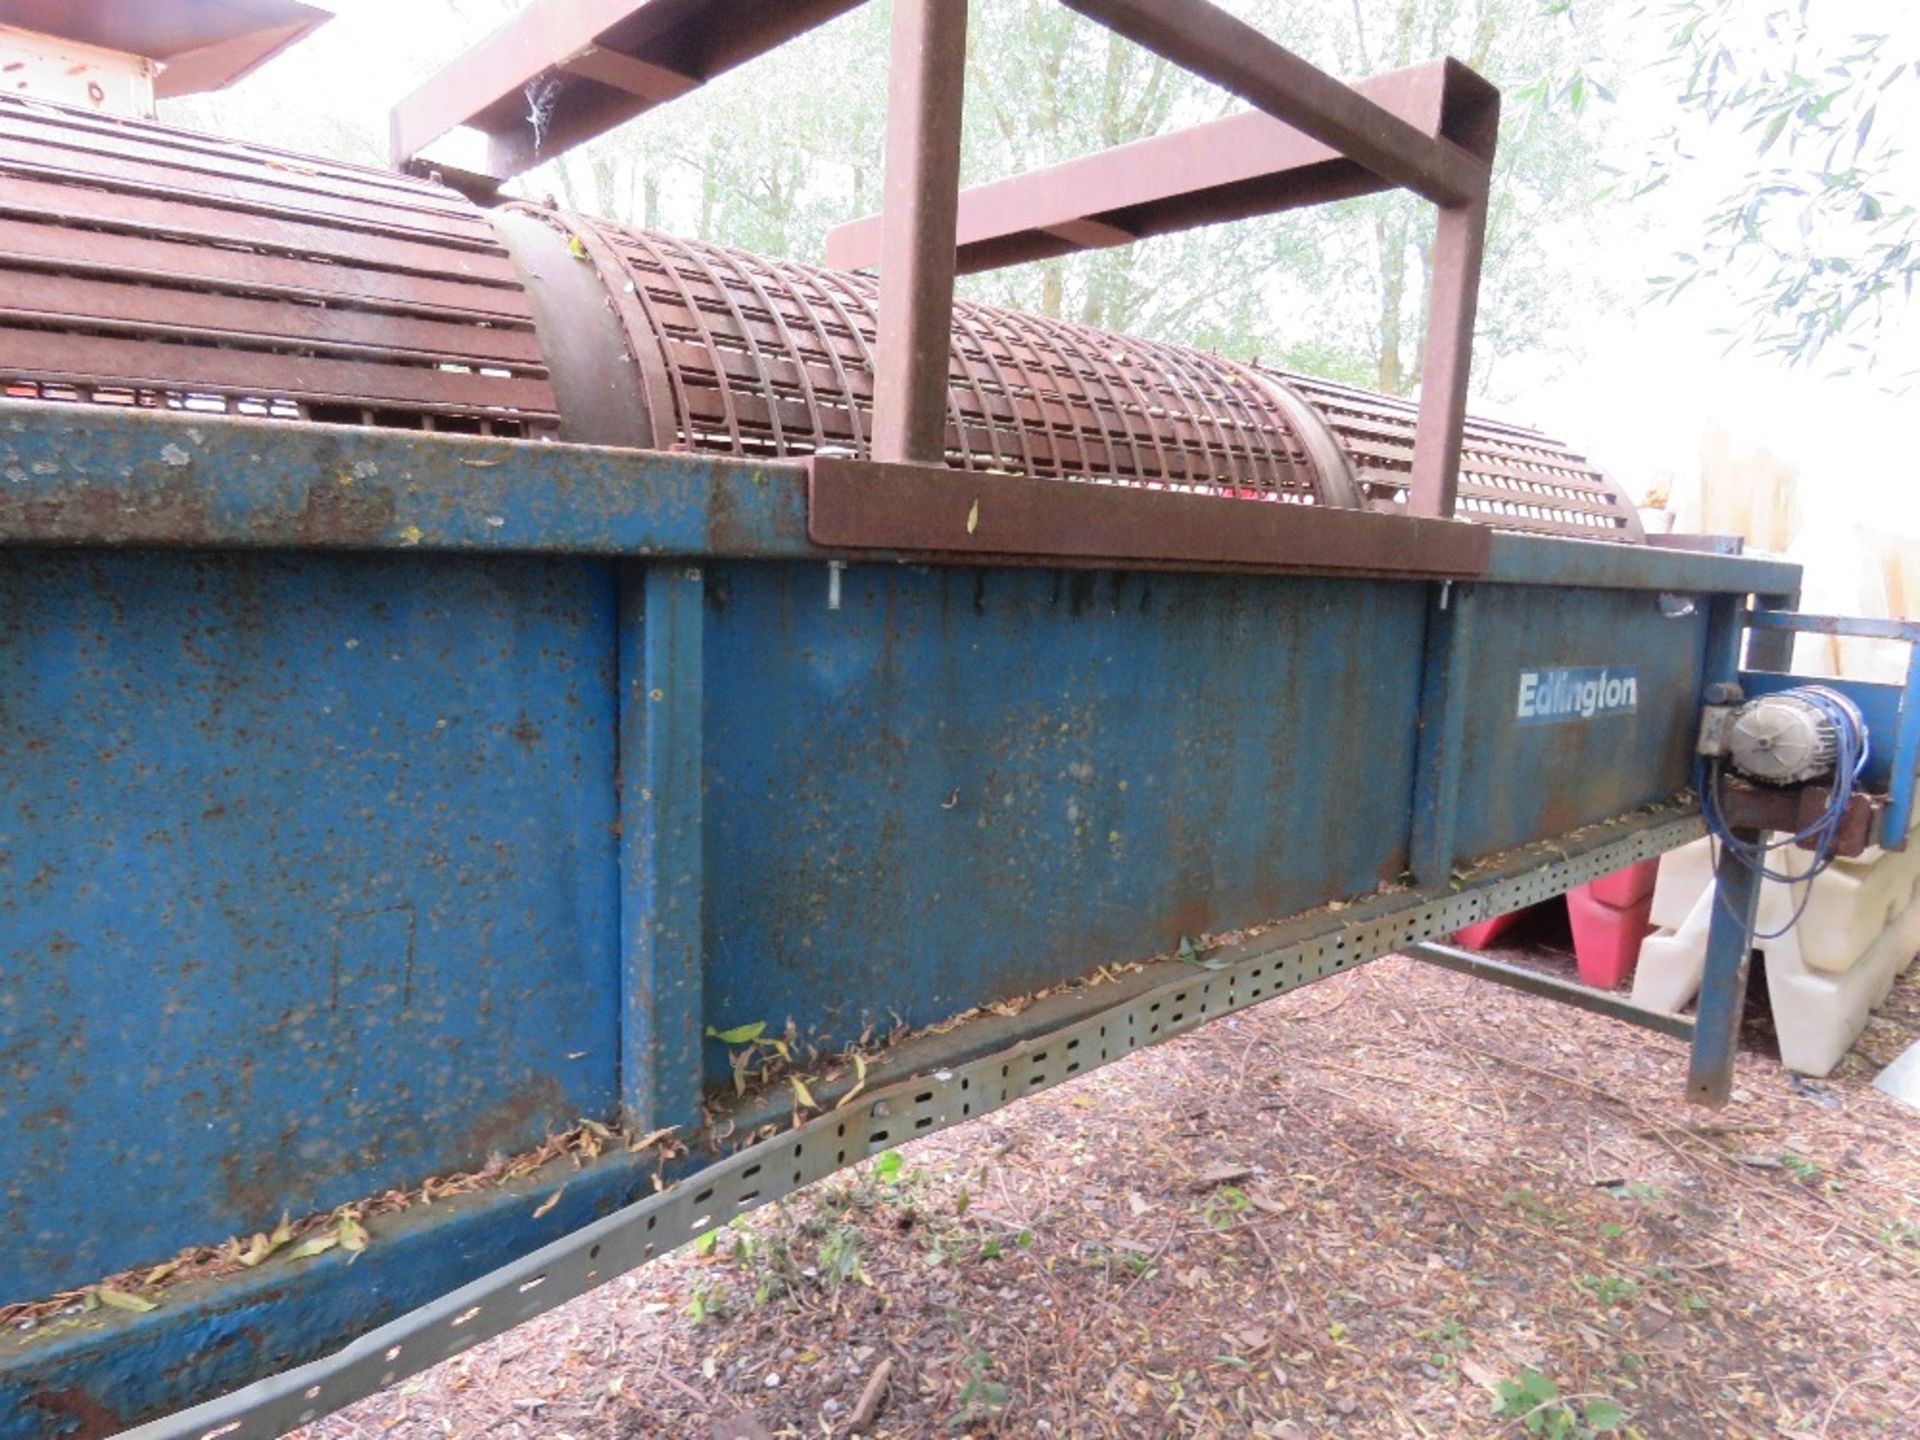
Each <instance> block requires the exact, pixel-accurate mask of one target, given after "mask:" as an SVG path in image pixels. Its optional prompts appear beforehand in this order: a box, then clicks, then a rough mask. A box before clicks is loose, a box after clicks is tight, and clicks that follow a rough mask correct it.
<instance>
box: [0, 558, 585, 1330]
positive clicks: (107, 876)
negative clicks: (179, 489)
mask: <svg viewBox="0 0 1920 1440" xmlns="http://www.w3.org/2000/svg"><path fill="white" fill-rule="evenodd" d="M613 627H614V601H613V586H612V581H611V578H610V576H609V575H608V573H607V571H606V568H605V567H604V566H597V565H592V564H588V563H585V562H572V561H542V560H531V559H495V560H492V561H488V562H485V563H482V562H478V561H470V560H456V559H452V558H434V557H425V556H415V557H411V558H407V559H401V558H398V557H394V558H376V557H364V558H352V557H333V558H326V557H309V558H304V559H301V558H293V557H287V556H268V555H261V556H254V557H241V556H233V555H226V556H211V555H208V556H190V555H156V554H132V553H121V554H114V553H104V552H100V553H80V552H64V553H47V552H37V553H34V552H18V551H16V552H12V553H9V554H6V555H4V556H0V1076H3V1077H4V1083H3V1084H0V1297H5V1298H6V1299H19V1298H24V1297H29V1296H32V1295H35V1294H42V1293H46V1292H48V1291H51V1290H53V1289H57V1288H60V1287H62V1286H65V1285H70V1284H77V1283H83V1282H86V1281H89V1280H92V1279H95V1278H97V1277H98V1276H100V1275H102V1274H104V1273H107V1272H109V1271H111V1270H113V1269H116V1268H118V1267H120V1266H122V1265H126V1264H131V1263H136V1262H150V1261H155V1260H158V1259H161V1258H164V1257H166V1256H167V1255H169V1254H171V1253H172V1252H173V1251H174V1250H176V1249H177V1248H178V1247H179V1246H180V1245H182V1244H185V1243H189V1242H192V1241H217V1240H218V1239H220V1238H221V1237H223V1236H225V1235H228V1234H231V1233H235V1232H240V1231H245V1230H251V1229H253V1228H256V1227H259V1226H262V1225H270V1224H271V1223H272V1222H273V1221H274V1220H276V1219H277V1218H278V1217H279V1215H280V1213H281V1211H282V1209H283V1208H284V1209H288V1210H291V1211H293V1212H294V1213H296V1214H297V1213H300V1212H302V1211H306V1210H312V1209H318V1208H322V1207H326V1206H329V1205H333V1204H338V1203H341V1202H344V1201H348V1200H352V1199H356V1198H360V1197H363V1196H366V1195H369V1194H372V1193H377V1192H379V1191H380V1190H383V1189H385V1188H387V1187H389V1186H392V1185H398V1184H406V1183H411V1182H417V1181H418V1180H419V1179H420V1178H421V1177H422V1176H424V1175H426V1174H430V1173H433V1172H435V1171H439V1170H443V1169H447V1168H453V1167H460V1166H470V1165H473V1164H477V1163H480V1162H482V1161H484V1159H485V1157H486V1155H487V1153H488V1152H489V1151H490V1150H495V1149H511V1148H513V1147H515V1146H518V1145H524V1144H528V1143H531V1142H533V1141H535V1140H537V1139H538V1138H540V1137H541V1136H543V1135H545V1134H547V1133H549V1132H551V1131H552V1130H554V1129H556V1128H560V1127H563V1126H565V1125H566V1124H568V1123H570V1122H571V1121H572V1120H573V1118H574V1117H576V1116H578V1115H580V1114H582V1113H605V1112H607V1111H608V1110H609V1109H610V1107H611V1105H612V1103H613V1099H614V1086H615V1063H616V1055H615V1045H616V1041H617V1010H618V1007H617V1003H616V990H615V984H616V965H615V957H616V931H617V924H618V915H617V894H616V888H615V881H616V868H615V863H614V847H615V844H616V840H615V835H614V830H615V823H614V822H615V812H614V786H613V772H614V765H615V759H614V745H615V734H614V732H615V725H614V715H613V706H612V695H613V682H612V666H613V655H614V646H613ZM83 1199H84V1210H83V1211H80V1212H77V1211H76V1206H78V1205H80V1204H81V1203H82V1201H83ZM79 1215H83V1216H84V1218H77V1216H79Z"/></svg>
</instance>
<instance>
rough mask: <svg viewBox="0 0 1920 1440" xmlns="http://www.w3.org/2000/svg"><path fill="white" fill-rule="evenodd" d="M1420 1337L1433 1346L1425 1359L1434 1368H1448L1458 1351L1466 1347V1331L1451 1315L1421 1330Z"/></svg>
mask: <svg viewBox="0 0 1920 1440" xmlns="http://www.w3.org/2000/svg"><path fill="white" fill-rule="evenodd" d="M1420 1338H1421V1339H1422V1340H1425V1341H1426V1342H1427V1343H1428V1344H1430V1345H1432V1346H1433V1352H1432V1353H1431V1354H1430V1355H1429V1356H1428V1357H1427V1359H1428V1363H1429V1364H1431V1365H1432V1366H1433V1368H1434V1369H1436V1370H1446V1369H1448V1368H1450V1367H1451V1366H1452V1365H1453V1363H1454V1361H1455V1360H1456V1359H1457V1358H1458V1357H1459V1355H1460V1352H1461V1351H1463V1350H1465V1349H1466V1348H1467V1332H1466V1330H1465V1329H1464V1328H1462V1326H1461V1324H1460V1322H1459V1321H1458V1320H1456V1319H1454V1318H1453V1317H1452V1316H1451V1315H1449V1316H1448V1317H1447V1318H1446V1319H1444V1320H1442V1321H1441V1322H1440V1323H1439V1324H1438V1325H1436V1326H1434V1327H1433V1328H1432V1329H1431V1330H1423V1331H1421V1332H1420Z"/></svg>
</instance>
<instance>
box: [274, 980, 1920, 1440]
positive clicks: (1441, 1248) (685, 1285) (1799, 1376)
mask: <svg viewBox="0 0 1920 1440" xmlns="http://www.w3.org/2000/svg"><path fill="white" fill-rule="evenodd" d="M1916 1034H1920V967H1915V969H1914V970H1913V971H1911V972H1910V973H1909V974H1908V976H1907V977H1906V979H1905V980H1903V981H1902V982H1901V984H1900V985H1899V987H1897V988H1896V990H1895V993H1894V996H1893V997H1892V999H1891V1000H1890V1001H1889V1003H1888V1005H1887V1006H1886V1007H1885V1009H1884V1010H1883V1012H1882V1014H1881V1016H1880V1017H1879V1018H1876V1020H1875V1021H1874V1022H1873V1023H1872V1025H1871V1026H1870V1028H1869V1030H1868V1032H1867V1035H1866V1036H1865V1037H1864V1038H1863V1040H1862V1042H1861V1044H1860V1046H1859V1047H1857V1049H1856V1051H1855V1053H1854V1055H1853V1056H1852V1057H1850V1058H1849V1059H1848V1060H1847V1061H1846V1062H1845V1064H1844V1065H1843V1066H1842V1068H1841V1069H1840V1071H1839V1072H1838V1073H1837V1074H1836V1075H1835V1076H1833V1077H1832V1078H1831V1079H1829V1080H1827V1081H1821V1082H1812V1081H1803V1080H1801V1079H1799V1078H1798V1077H1794V1076H1790V1075H1789V1074H1787V1073H1785V1072H1783V1071H1782V1070H1781V1069H1780V1068H1779V1065H1778V1063H1777V1060H1776V1059H1775V1058H1774V1057H1772V1056H1771V1055H1769V1054H1768V1053H1767V1050H1766V1047H1767V1043H1768V1037H1767V1030H1766V1026H1765V1024H1764V1022H1762V1023H1759V1024H1756V1025H1750V1026H1749V1034H1748V1037H1747V1039H1748V1051H1747V1053H1746V1054H1744V1055H1743V1057H1742V1063H1741V1070H1740V1075H1739V1088H1738V1089H1737V1090H1736V1092H1735V1103H1734V1104H1733V1105H1731V1106H1730V1107H1728V1108H1727V1109H1726V1110H1724V1111H1721V1112H1719V1113H1709V1112H1704V1111H1700V1110H1696V1109H1692V1108H1690V1107H1688V1106H1687V1105H1686V1104H1684V1103H1683V1102H1682V1101H1681V1100H1680V1098H1679V1094H1680V1089H1681V1083H1682V1077H1683V1072H1684V1066H1685V1062H1684V1052H1683V1050H1682V1047H1681V1046H1680V1045H1679V1044H1678V1043H1676V1042H1674V1041H1671V1040H1668V1039H1665V1038H1663V1037H1660V1036H1655V1035H1651V1034H1647V1033H1645V1032H1641V1031H1638V1030H1634V1029H1630V1028H1628V1027H1626V1026H1623V1025H1619V1024H1616V1023H1614V1022H1611V1021H1606V1020H1600V1019H1597V1018H1595V1017H1592V1016H1588V1015H1585V1014H1582V1013H1580V1012H1577V1011H1573V1010H1570V1009H1566V1008H1564V1007H1560V1006H1556V1005H1554V1004H1552V1003H1550V1002H1547V1001H1542V1000H1536V999H1532V998H1529V997H1526V996H1522V995H1519V994H1516V993H1514V992H1511V991H1506V990H1500V989H1496V988H1493V987H1491V986H1487V985H1483V984H1479V983H1476V982H1474V981H1470V980H1467V979H1465V978H1463V977H1459V976H1456V975H1453V974H1450V973H1446V972H1442V971H1438V970H1434V969H1431V968H1429V967H1426V966H1422V965H1419V964H1417V963H1415V962H1413V961H1409V960H1404V959H1400V958H1397V957H1392V958H1388V959H1386V960H1382V961H1379V962H1376V963H1375V964H1373V965H1370V966H1367V967H1365V968H1364V969H1362V970H1360V971H1357V972H1354V973H1351V974H1346V975H1342V976H1339V977H1336V978H1334V979H1331V980H1328V981H1325V982H1323V983H1321V984H1319V985H1315V986H1312V987H1310V988H1309V989H1307V990H1304V991H1300V992H1296V993H1295V994H1292V995H1288V996H1285V997H1282V998H1280V999H1278V1000H1275V1001H1271V1002H1268V1003H1266V1004H1264V1005H1261V1006H1259V1007H1257V1008H1255V1009H1253V1010H1250V1011H1246V1012H1243V1013H1241V1014H1240V1015H1237V1016H1234V1017H1232V1018H1229V1019H1225V1020H1221V1021H1218V1022H1216V1023H1214V1024H1212V1025H1210V1026H1207V1027H1205V1028H1203V1029H1202V1030H1200V1031H1198V1032H1196V1033H1193V1034H1191V1035H1188V1036H1185V1037H1182V1038H1180V1039H1177V1040H1175V1041H1173V1042H1171V1043H1169V1044H1166V1045H1163V1046H1160V1047H1158V1048H1156V1049H1153V1050H1149V1051H1146V1052H1143V1053H1141V1054H1139V1055H1136V1056H1134V1057H1132V1058H1131V1059H1129V1060H1127V1061H1125V1062H1123V1063H1121V1064H1117V1065H1114V1066H1112V1067H1110V1068H1107V1069H1105V1070H1102V1071H1099V1072H1097V1073H1095V1074H1092V1075H1089V1076H1086V1077H1083V1078H1081V1079H1078V1080H1075V1081H1073V1082H1070V1083H1068V1084H1066V1085H1062V1086H1060V1087H1058V1088H1057V1089H1054V1090H1051V1091H1049V1092H1047V1093H1045V1094H1043V1095H1040V1096H1036V1097H1034V1098H1032V1099H1030V1100H1026V1101H1023V1102H1021V1103H1019V1104H1017V1105H1015V1106H1013V1107H1011V1108H1009V1109H1007V1110H1005V1111H1002V1112H1000V1113H998V1114H995V1115H992V1116H989V1117H986V1118H984V1119H982V1120H980V1121H977V1122H975V1123H973V1124H971V1125H968V1126H965V1127H962V1128H960V1129H957V1130H953V1131H950V1132H946V1133H944V1134H941V1135H937V1136H934V1137H931V1138H929V1139H927V1140H923V1141H920V1142H917V1143H915V1144H913V1145H911V1146H909V1147H907V1148H906V1149H904V1150H902V1151H900V1152H898V1157H899V1158H898V1160H897V1161H896V1160H894V1159H892V1158H891V1157H882V1159H881V1160H880V1161H877V1162H873V1163H870V1164H868V1165H866V1166H864V1167H862V1168H861V1169H860V1170H858V1171H853V1172H849V1173H847V1174H843V1175H840V1176H836V1177H833V1178H832V1179H830V1180H827V1181H824V1182H822V1183H820V1184H818V1185H815V1186H813V1187H811V1188H810V1189H808V1190H806V1191H803V1192H801V1193H800V1194H798V1195H795V1196H793V1197H791V1198H789V1199H788V1200H787V1201H785V1202H784V1203H782V1204H780V1205H778V1206H774V1207H770V1208H768V1209H767V1210H764V1211H762V1212H759V1213H758V1214H756V1215H755V1216H753V1217H750V1218H749V1219H748V1220H747V1221H745V1222H743V1223H741V1224H740V1225H738V1226H736V1227H735V1228H733V1229H731V1230H728V1231H725V1232H723V1233H722V1234H721V1235H720V1236H719V1238H718V1239H717V1241H716V1242H715V1243H713V1244H711V1245H709V1246H706V1247H705V1248H704V1249H701V1248H699V1247H690V1248H688V1249H684V1250H682V1251H680V1252H679V1253H677V1254H675V1255H672V1256H670V1257H668V1258H666V1259H664V1260H662V1261H659V1262H656V1263H655V1264H654V1265H652V1266H650V1267H648V1268H646V1269H644V1270H641V1271H638V1272H635V1273H634V1274H631V1275H628V1276H625V1277H623V1278H621V1279H618V1280H615V1281H613V1282H612V1283H610V1284H608V1285H607V1286H605V1287H604V1288H602V1289H601V1290H599V1291H597V1292H595V1293H594V1294H592V1295H588V1296H585V1297H583V1298H581V1299H579V1300H577V1301H575V1302H573V1303H572V1304H569V1305H567V1306H565V1307H564V1308H562V1309H560V1310H557V1311H555V1312H553V1313H552V1314H550V1315H547V1316H545V1317H542V1318H541V1319H539V1320H536V1321H534V1322H533V1323H531V1324H528V1325H526V1326H523V1327H522V1328H520V1329H519V1330H516V1331H514V1332H512V1333H510V1334H508V1335H505V1336H502V1337H500V1338H499V1339H497V1340H495V1341H492V1342H490V1343H488V1344H486V1345H483V1346H480V1347H477V1348H476V1349H475V1350H473V1351H471V1352H469V1353H468V1354H466V1355H463V1356H461V1357H459V1358H458V1359H456V1360H453V1361H450V1362H448V1363H447V1364H445V1365H442V1366H440V1367H439V1368H437V1369H436V1370H433V1371H430V1372H428V1373H427V1374H425V1375H423V1376H421V1377H419V1378H418V1379H416V1380H413V1381H411V1382H408V1383H406V1384H404V1385H402V1386H400V1387H398V1388H396V1389H394V1390H392V1391H390V1392H388V1393H386V1394H383V1395H379V1396H376V1397H374V1398H372V1399H370V1400H367V1401H365V1402H363V1403H361V1404H359V1405H357V1406H355V1407H353V1408H352V1409H350V1410H347V1411H343V1412H341V1413H340V1414H339V1415H336V1416H333V1417H331V1418H329V1419H327V1420H325V1421H323V1422H320V1423H318V1424H316V1425H315V1426H313V1427H310V1429H309V1430H307V1431H305V1432H302V1435H303V1440H348V1437H354V1440H360V1437H374V1436H380V1437H395V1440H414V1437H419V1440H426V1437H448V1436H457V1437H468V1440H478V1437H482V1436H485V1437H492V1440H521V1437H527V1440H530V1437H552V1440H568V1437H571V1440H639V1437H654V1436H672V1437H708V1436H723V1437H739V1440H751V1437H758V1436H818V1437H846V1436H851V1435H856V1434H858V1435H864V1436H869V1437H905V1436H935V1435H941V1436H965V1435H975V1436H989V1435H992V1436H1022V1437H1026V1436H1049V1437H1068V1436H1089V1437H1092V1436H1111V1437H1122V1436H1124V1437H1136V1436H1261V1437H1269V1440H1272V1437H1289V1440H1297V1437H1307V1436H1319V1435H1340V1436H1354V1437H1369V1436H1382V1437H1385V1436H1392V1437H1406V1436H1440V1435H1473V1436H1493V1435H1507V1436H1526V1435H1540V1436H1547V1437H1562V1440H1585V1437H1589V1436H1593V1435H1598V1434H1621V1435H1627V1436H1632V1435H1639V1436H1643V1437H1649V1440H1651V1437H1669V1436H1671V1437H1695V1436H1766V1437H1774V1436H1780V1437H1786V1440H1815V1437H1818V1440H1825V1437H1843V1436H1896V1435H1903V1434H1904V1435H1911V1434H1914V1433H1915V1431H1914V1429H1913V1421H1912V1415H1913V1413H1914V1411H1915V1410H1916V1408H1920V1183H1917V1182H1920V1144H1916V1138H1917V1137H1920V1113H1916V1112H1914V1111H1912V1110H1909V1109H1905V1108H1903V1107H1902V1106H1900V1105H1899V1104H1897V1103H1896V1102H1894V1101H1892V1100H1891V1099H1889V1098H1888V1097H1886V1096H1884V1095H1882V1094H1880V1093H1879V1092H1877V1091H1874V1090H1873V1089H1871V1088H1870V1084H1869V1082H1870V1081H1871V1079H1872V1077H1873V1075H1874V1074H1875V1073H1876V1072H1877V1070H1878V1069H1879V1067H1880V1066H1881V1065H1883V1064H1884V1063H1886V1062H1887V1061H1889V1060H1891V1059H1892V1058H1893V1057H1894V1055H1895V1054H1897V1053H1898V1052H1899V1051H1900V1050H1901V1049H1902V1048H1903V1047H1904V1046H1905V1045H1906V1044H1907V1043H1909V1042H1910V1041H1911V1040H1912V1039H1913V1038H1914V1037H1915V1035H1916Z"/></svg>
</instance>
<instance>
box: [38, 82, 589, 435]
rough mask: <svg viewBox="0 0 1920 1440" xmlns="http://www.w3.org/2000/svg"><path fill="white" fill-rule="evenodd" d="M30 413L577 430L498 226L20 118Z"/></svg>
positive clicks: (445, 204)
mask: <svg viewBox="0 0 1920 1440" xmlns="http://www.w3.org/2000/svg"><path fill="white" fill-rule="evenodd" d="M0 382H4V387H5V388H4V393H5V394H6V395H8V396H9V397H14V398H30V399H32V398H38V399H51V400H85V401H92V402H96V403H100V404H112V405H123V406H142V407H150V408H162V409H172V410H186V411H194V412H207V413H233V414H242V415H254V416H265V417H275V418H285V419H301V420H323V421H335V422H342V423H348V424H379V425H403V426H412V427H417V428H421V429H429V430H452V431H463V432H467V433H486V434H495V435H538V434H542V433H549V432H551V431H553V430H554V429H555V428H557V426H558V424H559V415H558V412H557V411H556V409H555V406H554V399H553V390H552V387H551V385H550V384H549V383H548V380H547V374H546V366H545V363H544V360H543V358H542V353H541V349H540V343H539V339H538V337H537V336H536V335H535V333H534V329H533V311H532V306H531V303H530V302H529V300H528V298H527V295H526V292H525V288H524V286H523V285H522V284H521V282H520V278H519V276H518V274H517V273H516V272H515V270H514V267H513V265H512V263H511V261H510V260H509V259H508V257H507V254H506V251H505V249H504V248H503V247H502V245H501V244H500V241H499V239H498V237H497V236H496V235H495V234H494V232H493V228H492V227H491V226H490V225H489V224H488V222H487V218H486V216H485V215H484V214H483V213H481V212H480V211H478V210H476V209H475V208H474V207H473V206H472V205H470V204H468V203H467V202H466V201H464V200H462V199H461V198H460V197H458V196H456V195H453V194H451V193H449V192H448V191H446V190H444V189H442V188H440V187H439V186H436V185H430V184H427V183H425V182H422V181H417V180H410V179H407V178H405V177H403V176H399V175H394V174H390V173H388V172H385V171H381V170H371V169H362V168H358V167H355V166H350V165H340V164H335V163H333V162H331V161H325V160H314V159H309V158H307V157H304V156H299V155H291V154H284V153H281V152H278V151H274V150H269V149H265V148H262V147H260V146H256V145H245V144H240V143H237V142H234V141H228V140H217V139H212V138H209V137H207V136H203V135H197V134H192V133H189V132H185V131H180V130H175V129H171V128H168V127H165V126H160V125H154V124H149V123H146V122H142V121H136V120H126V119H118V118H114V117H110V116H102V115H95V114H91V113H87V112H82V111H73V110H65V109H58V108H55V107H53V106H49V105H44V104H40V103H37V102H34V101H25V100H17V99H0Z"/></svg>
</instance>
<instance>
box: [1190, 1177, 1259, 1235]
mask: <svg viewBox="0 0 1920 1440" xmlns="http://www.w3.org/2000/svg"><path fill="white" fill-rule="evenodd" d="M1252 1208H1253V1201H1252V1200H1250V1199H1248V1198H1247V1192H1246V1191H1244V1190H1242V1189H1240V1188H1239V1187H1238V1186H1235V1185H1222V1186H1221V1187H1220V1188H1219V1189H1218V1190H1216V1191H1214V1192H1213V1193H1212V1194H1211V1195H1209V1196H1208V1197H1207V1199H1206V1203H1205V1204H1204V1205H1202V1206H1201V1208H1200V1214H1201V1217H1202V1218H1203V1219H1204V1220H1205V1221H1206V1222H1207V1224H1208V1225H1210V1226H1212V1227H1213V1228H1214V1229H1215V1230H1231V1229H1232V1228H1233V1223H1234V1221H1235V1220H1237V1219H1239V1218H1240V1217H1241V1216H1242V1215H1244V1214H1246V1213H1247V1212H1248V1211H1249V1210H1251V1209H1252Z"/></svg>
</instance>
